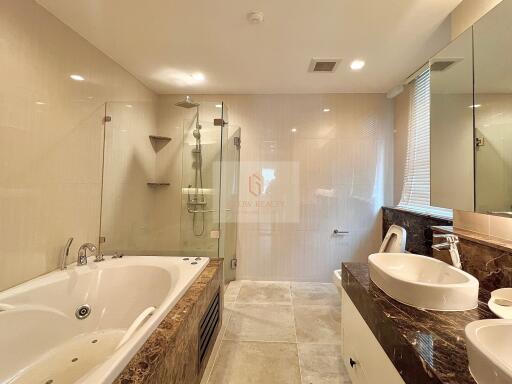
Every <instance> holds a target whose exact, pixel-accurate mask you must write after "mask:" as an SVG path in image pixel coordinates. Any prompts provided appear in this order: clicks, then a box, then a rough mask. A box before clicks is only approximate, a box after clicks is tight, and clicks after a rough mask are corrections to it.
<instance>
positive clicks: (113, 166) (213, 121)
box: [99, 98, 240, 281]
mask: <svg viewBox="0 0 512 384" xmlns="http://www.w3.org/2000/svg"><path fill="white" fill-rule="evenodd" d="M239 149H240V129H239V128H237V127H233V126H230V125H229V124H228V119H227V108H226V105H225V104H224V103H222V102H202V103H196V102H194V101H192V100H191V99H190V98H187V99H183V100H178V101H175V102H169V101H167V100H166V99H164V100H163V101H162V100H159V101H155V102H109V103H107V104H106V106H105V120H104V150H103V183H102V207H101V225H100V240H99V243H100V249H101V251H102V252H104V253H105V254H107V255H108V254H113V253H115V252H117V253H123V254H126V255H162V256H203V257H210V258H217V257H222V258H224V259H225V268H224V274H225V279H226V281H229V280H233V279H234V278H235V270H234V268H235V267H236V242H237V236H236V234H237V207H238V177H239V176H238V175H239V161H240V157H239Z"/></svg>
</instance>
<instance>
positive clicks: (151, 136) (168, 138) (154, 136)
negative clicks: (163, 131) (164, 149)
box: [149, 135, 172, 141]
mask: <svg viewBox="0 0 512 384" xmlns="http://www.w3.org/2000/svg"><path fill="white" fill-rule="evenodd" d="M149 138H150V139H151V140H158V141H171V140H172V138H171V137H167V136H157V135H149Z"/></svg>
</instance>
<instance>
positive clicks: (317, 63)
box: [309, 59, 341, 73]
mask: <svg viewBox="0 0 512 384" xmlns="http://www.w3.org/2000/svg"><path fill="white" fill-rule="evenodd" d="M340 61H341V59H311V64H309V72H323V73H329V72H334V71H335V70H336V68H337V67H338V64H339V63H340Z"/></svg>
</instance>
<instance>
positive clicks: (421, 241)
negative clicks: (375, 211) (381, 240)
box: [382, 207, 452, 256]
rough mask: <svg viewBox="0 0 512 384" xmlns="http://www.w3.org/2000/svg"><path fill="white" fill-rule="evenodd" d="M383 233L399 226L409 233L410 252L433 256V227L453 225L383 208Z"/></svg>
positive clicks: (445, 221) (449, 222)
mask: <svg viewBox="0 0 512 384" xmlns="http://www.w3.org/2000/svg"><path fill="white" fill-rule="evenodd" d="M382 213H383V215H382V226H383V228H382V233H383V235H385V234H386V233H387V232H388V229H389V227H390V226H391V225H393V224H395V225H399V226H401V227H403V228H405V230H406V231H407V244H406V246H405V249H406V250H407V251H408V252H411V253H416V254H418V255H425V256H432V248H431V247H432V229H431V227H432V226H440V225H441V226H446V225H452V221H451V220H446V219H440V218H437V217H433V216H429V215H424V214H420V213H415V212H410V211H406V210H403V209H400V208H392V207H382Z"/></svg>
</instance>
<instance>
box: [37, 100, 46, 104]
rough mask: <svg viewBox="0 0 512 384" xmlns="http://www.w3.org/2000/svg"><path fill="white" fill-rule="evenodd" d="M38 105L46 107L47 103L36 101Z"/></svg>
mask: <svg viewBox="0 0 512 384" xmlns="http://www.w3.org/2000/svg"><path fill="white" fill-rule="evenodd" d="M36 104H37V105H45V104H46V103H45V102H43V101H36Z"/></svg>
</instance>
